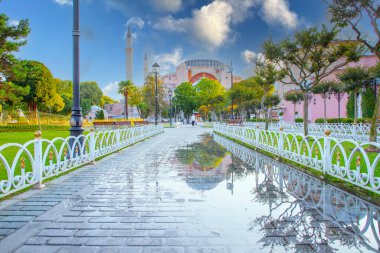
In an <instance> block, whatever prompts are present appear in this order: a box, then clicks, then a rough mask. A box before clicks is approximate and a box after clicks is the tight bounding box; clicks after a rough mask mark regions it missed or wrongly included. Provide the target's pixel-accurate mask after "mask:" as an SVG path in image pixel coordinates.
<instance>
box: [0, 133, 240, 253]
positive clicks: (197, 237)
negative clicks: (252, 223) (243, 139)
mask: <svg viewBox="0 0 380 253" xmlns="http://www.w3.org/2000/svg"><path fill="white" fill-rule="evenodd" d="M205 132H210V130H207V129H203V128H191V127H182V128H176V129H167V130H165V133H164V134H161V135H158V136H156V137H153V138H151V139H149V140H147V141H145V142H142V143H138V144H136V145H134V146H132V147H130V148H127V149H125V150H123V151H121V152H119V153H116V154H114V155H112V156H109V157H107V158H105V159H103V160H101V161H99V162H98V163H97V164H96V165H88V166H85V167H83V168H81V169H79V170H77V171H75V172H72V173H71V174H69V175H66V176H63V177H61V178H59V179H57V180H55V181H54V182H52V183H50V184H49V185H48V187H47V188H45V189H43V190H31V191H29V192H27V193H25V194H21V195H19V196H17V197H16V198H15V199H14V200H11V201H6V202H3V203H1V206H0V208H1V209H0V236H1V241H0V252H2V253H5V252H18V253H21V252H39V253H43V252H81V253H85V252H134V253H139V252H179V253H181V252H187V253H192V252H228V249H227V247H226V246H227V245H226V242H225V241H224V240H221V238H220V233H218V232H215V231H214V230H208V229H205V228H203V227H202V224H200V223H199V220H198V219H197V217H198V215H199V213H200V211H201V210H199V209H197V208H196V203H199V202H202V199H201V198H199V194H196V193H195V192H194V191H193V190H192V189H183V190H181V189H180V187H181V186H180V185H179V184H178V180H179V179H178V176H177V174H178V173H179V171H180V170H181V168H182V169H183V165H180V164H178V163H177V164H176V163H175V162H174V160H175V157H174V156H175V151H176V150H177V148H178V147H180V146H183V145H185V144H186V143H188V142H189V143H191V142H194V141H196V140H198V139H199V136H200V135H201V134H202V133H205ZM192 203H195V204H194V206H193V205H192ZM231 240H232V241H233V240H234V238H231ZM235 240H236V241H237V238H235ZM240 243H241V242H240Z"/></svg>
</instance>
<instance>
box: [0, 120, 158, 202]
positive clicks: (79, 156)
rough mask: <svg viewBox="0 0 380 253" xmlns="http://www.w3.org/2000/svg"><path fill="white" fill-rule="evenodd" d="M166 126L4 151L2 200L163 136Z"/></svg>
mask: <svg viewBox="0 0 380 253" xmlns="http://www.w3.org/2000/svg"><path fill="white" fill-rule="evenodd" d="M163 131H164V128H163V126H162V125H157V126H155V125H148V126H138V127H131V128H124V129H117V130H110V131H103V132H94V131H92V132H91V133H89V134H87V135H81V136H79V137H72V136H70V137H67V138H61V137H57V138H55V139H53V140H47V139H42V138H41V136H40V135H39V134H36V138H35V139H34V140H30V141H28V142H26V143H25V144H23V145H21V144H17V143H8V144H5V145H3V146H1V147H0V198H2V197H4V196H6V195H9V194H11V193H14V192H17V191H20V190H22V189H24V188H26V187H29V186H32V185H37V186H42V183H43V181H44V180H46V179H48V178H50V177H54V176H57V175H59V174H61V173H63V172H66V171H68V170H70V169H73V168H75V167H78V166H80V165H83V164H86V163H91V162H95V159H96V158H98V157H101V156H104V155H107V154H110V153H112V152H114V151H116V150H119V149H121V148H124V147H126V146H129V145H131V144H134V143H136V142H139V141H141V140H143V139H146V138H149V137H151V136H154V135H156V134H159V133H162V132H163Z"/></svg>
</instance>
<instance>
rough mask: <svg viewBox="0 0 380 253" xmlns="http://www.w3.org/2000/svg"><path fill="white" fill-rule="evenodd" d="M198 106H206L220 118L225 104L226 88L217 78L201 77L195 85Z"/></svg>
mask: <svg viewBox="0 0 380 253" xmlns="http://www.w3.org/2000/svg"><path fill="white" fill-rule="evenodd" d="M195 90H196V96H197V105H198V108H199V107H201V106H202V105H204V106H207V107H208V108H209V109H210V111H213V112H214V113H215V114H217V115H218V117H219V119H220V118H221V113H222V110H223V108H224V107H225V106H226V89H225V88H224V87H223V86H222V85H221V84H220V82H218V81H217V80H212V79H208V78H203V79H202V80H200V81H199V82H198V84H197V85H196V86H195Z"/></svg>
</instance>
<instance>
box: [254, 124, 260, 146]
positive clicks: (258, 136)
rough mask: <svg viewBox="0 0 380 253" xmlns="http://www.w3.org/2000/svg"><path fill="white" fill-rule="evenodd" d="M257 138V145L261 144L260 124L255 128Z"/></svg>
mask: <svg viewBox="0 0 380 253" xmlns="http://www.w3.org/2000/svg"><path fill="white" fill-rule="evenodd" d="M255 138H256V140H255V141H256V147H257V145H258V144H259V140H260V126H256V130H255Z"/></svg>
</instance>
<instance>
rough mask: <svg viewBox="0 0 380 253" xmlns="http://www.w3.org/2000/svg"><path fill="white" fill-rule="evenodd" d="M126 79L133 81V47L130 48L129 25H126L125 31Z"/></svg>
mask: <svg viewBox="0 0 380 253" xmlns="http://www.w3.org/2000/svg"><path fill="white" fill-rule="evenodd" d="M126 51H127V75H126V77H127V79H126V80H131V81H132V82H133V48H132V33H131V25H128V32H127V49H126Z"/></svg>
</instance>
